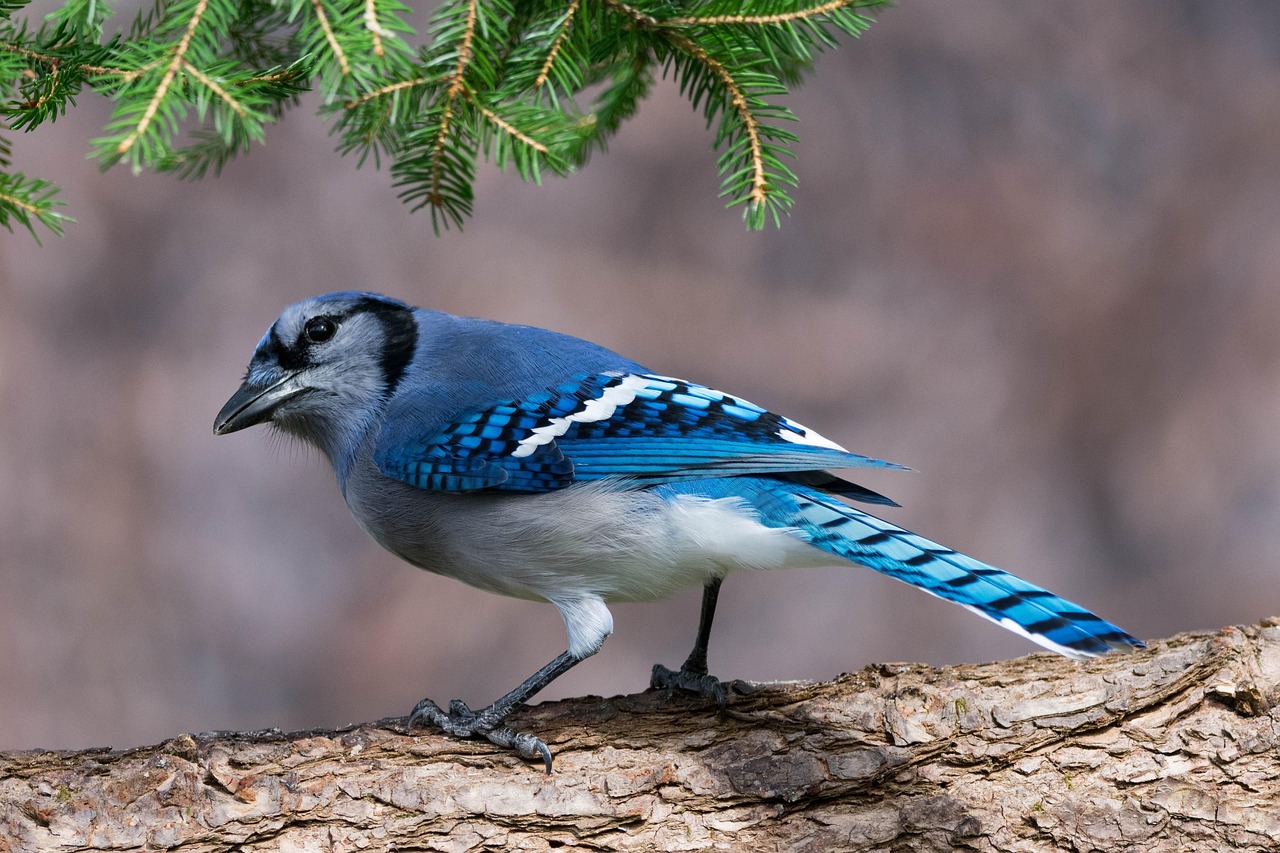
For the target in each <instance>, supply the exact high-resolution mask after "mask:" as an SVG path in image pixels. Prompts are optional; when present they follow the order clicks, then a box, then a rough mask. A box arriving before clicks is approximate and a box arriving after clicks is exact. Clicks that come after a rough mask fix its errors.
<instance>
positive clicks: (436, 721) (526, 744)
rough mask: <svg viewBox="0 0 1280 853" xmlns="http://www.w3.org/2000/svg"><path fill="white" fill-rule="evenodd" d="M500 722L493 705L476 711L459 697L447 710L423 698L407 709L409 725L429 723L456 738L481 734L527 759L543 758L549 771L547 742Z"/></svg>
mask: <svg viewBox="0 0 1280 853" xmlns="http://www.w3.org/2000/svg"><path fill="white" fill-rule="evenodd" d="M501 723H502V716H501V715H498V714H495V713H493V705H490V706H489V707H488V708H483V709H481V710H480V711H478V712H477V711H472V710H471V708H470V707H468V706H467V703H466V702H463V701H462V700H461V699H454V700H453V701H452V702H450V703H449V710H448V711H445V710H444V709H442V708H441V707H440V706H439V705H437V704H436V703H435V702H432V701H431V700H430V699H423V700H422V701H421V702H419V703H418V704H417V705H415V706H414V707H413V710H412V711H411V712H410V713H409V726H410V727H413V726H415V725H432V726H435V727H436V728H438V729H440V730H441V731H443V732H444V733H445V734H448V735H452V736H453V737H457V738H470V737H477V736H479V737H483V738H485V739H486V740H488V741H489V742H490V743H492V744H494V745H495V746H500V747H502V748H503V749H509V750H511V751H512V752H514V753H515V754H516V755H518V756H520V757H521V758H523V759H525V760H526V761H532V760H535V759H539V758H540V759H542V763H543V766H544V767H546V770H547V773H548V774H550V773H551V760H552V759H551V750H550V749H548V748H547V745H546V744H545V743H543V742H542V740H541V739H539V738H538V737H536V736H534V735H531V734H529V733H528V732H518V731H516V730H515V729H513V728H511V727H510V726H504V725H501Z"/></svg>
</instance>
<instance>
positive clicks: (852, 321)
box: [0, 0, 1280, 749]
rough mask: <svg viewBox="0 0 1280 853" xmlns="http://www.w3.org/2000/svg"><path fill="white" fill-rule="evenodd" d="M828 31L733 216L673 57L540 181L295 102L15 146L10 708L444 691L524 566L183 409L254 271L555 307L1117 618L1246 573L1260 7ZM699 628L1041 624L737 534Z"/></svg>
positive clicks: (1268, 361) (1277, 582) (835, 656)
mask: <svg viewBox="0 0 1280 853" xmlns="http://www.w3.org/2000/svg"><path fill="white" fill-rule="evenodd" d="M880 17H881V20H880V23H878V24H877V25H876V26H874V27H873V28H872V29H871V31H870V32H869V33H868V34H867V35H866V36H865V37H863V39H862V40H861V41H860V42H858V43H856V44H849V45H846V46H845V47H843V48H842V49H841V50H839V51H837V52H835V53H834V54H829V55H827V56H825V57H823V58H822V59H821V60H820V62H819V64H818V68H817V74H816V76H815V77H814V78H813V79H812V80H811V81H810V82H809V83H808V84H807V85H806V86H805V87H804V88H803V89H802V90H801V92H800V93H799V95H798V96H796V97H795V98H793V99H792V100H791V104H792V106H793V107H794V109H795V110H796V112H797V113H798V114H799V116H800V117H801V120H802V123H801V126H800V127H799V132H800V134H801V137H802V144H801V146H800V150H799V153H800V159H799V162H798V168H797V171H798V172H799V174H800V177H801V181H802V184H801V187H800V189H799V191H798V192H797V193H796V198H797V202H798V203H797V207H796V210H795V213H794V215H793V216H792V217H791V218H790V220H788V221H787V222H786V223H785V226H784V228H783V229H782V231H781V232H776V233H773V232H771V233H765V234H754V235H753V234H746V233H744V231H743V229H742V227H741V224H740V222H739V219H738V216H737V215H736V213H733V212H726V211H724V210H722V209H721V205H720V202H719V201H718V200H717V198H716V191H717V185H718V180H717V177H716V174H715V166H714V163H715V156H714V154H713V153H712V152H711V151H710V148H709V145H710V136H709V135H708V134H707V133H706V132H705V131H704V129H703V127H702V121H701V118H700V117H699V116H698V115H697V114H696V113H694V112H693V111H692V110H691V109H690V108H689V107H688V106H687V104H685V103H684V102H682V101H681V100H680V99H679V97H678V96H677V95H676V94H675V92H674V88H673V87H672V85H670V84H669V83H668V84H665V85H663V86H662V87H661V88H660V90H659V91H658V92H657V94H656V96H655V97H653V98H652V99H651V100H650V101H649V102H647V103H646V104H645V105H644V107H643V109H642V111H641V113H640V115H639V116H638V117H637V118H636V119H635V120H633V121H632V122H631V123H629V124H628V125H627V126H626V127H625V129H624V130H623V132H622V134H621V136H620V137H619V138H618V139H617V141H616V143H615V144H614V145H613V146H612V148H611V150H610V152H609V153H608V155H607V156H600V157H598V158H596V160H595V161H593V162H592V163H591V164H590V165H589V166H588V167H587V168H586V169H585V170H584V171H583V172H582V173H581V174H580V175H578V176H576V177H573V178H572V179H569V180H564V181H561V180H551V181H550V182H549V183H548V185H547V186H545V187H543V188H540V189H539V188H535V187H527V186H524V185H522V184H521V183H520V182H519V180H518V179H517V178H515V177H514V176H510V175H502V174H500V173H498V172H497V171H495V170H493V169H491V168H487V169H485V170H484V171H483V172H482V177H481V180H480V184H479V186H478V189H477V204H476V209H477V216H476V217H475V219H474V220H473V221H471V222H470V223H468V225H467V230H466V232H465V233H462V234H458V233H451V234H448V235H446V236H444V237H442V238H440V239H436V238H434V237H432V236H431V231H430V222H429V219H428V218H427V217H426V216H424V215H421V214H419V215H413V216H410V215H409V214H408V211H407V209H406V208H405V207H403V206H402V205H400V204H399V203H398V202H397V201H396V199H395V195H394V192H393V191H392V189H391V188H390V179H389V177H388V176H387V174H386V173H385V172H382V173H380V172H376V171H374V170H372V169H366V170H363V171H357V170H356V168H355V165H354V163H353V162H352V161H350V160H344V159H342V158H340V157H339V156H338V155H337V154H335V153H334V152H333V150H332V141H331V140H330V139H329V138H328V137H327V136H326V133H325V128H324V127H323V126H322V124H321V123H320V122H319V120H318V119H317V118H315V116H314V110H313V107H314V104H315V102H314V100H311V101H309V102H308V103H307V104H306V105H305V106H304V108H303V109H300V110H298V111H296V112H295V113H294V114H292V115H290V116H289V117H288V118H287V120H286V121H285V122H284V124H283V126H281V127H278V128H276V129H274V130H273V131H272V132H271V134H270V137H269V143H268V145H267V146H266V147H265V148H258V149H255V150H254V151H253V152H252V154H251V155H250V156H248V157H246V158H243V159H242V160H239V161H237V162H235V163H233V164H232V165H231V167H230V168H229V169H228V170H227V171H226V173H225V174H224V175H223V177H222V178H221V179H218V180H206V181H205V182H203V183H196V184H184V183H179V182H177V181H175V180H173V179H170V178H164V177H156V176H151V175H141V176H138V177H134V176H131V175H130V174H129V173H128V172H127V171H124V170H119V169H117V170H115V171H112V172H109V173H107V174H105V175H103V174H100V173H99V172H98V171H97V170H96V167H94V166H93V165H92V164H90V163H88V162H86V161H85V153H86V152H87V150H88V147H89V146H88V141H89V139H90V138H92V137H93V136H95V135H96V134H97V133H98V132H99V130H100V128H101V125H102V122H103V120H104V119H105V118H106V116H107V115H108V114H109V105H108V104H106V103H104V102H103V101H102V100H101V99H95V98H94V97H91V96H86V97H84V98H83V99H82V102H81V106H80V107H79V108H78V109H76V110H75V111H74V113H73V114H71V115H69V116H67V117H66V118H65V119H63V120H60V121H59V122H58V123H57V124H56V125H55V126H53V127H51V128H47V129H42V130H41V131H40V132H39V133H38V134H37V135H35V136H33V137H31V138H19V139H18V140H17V145H16V160H17V163H18V166H19V168H23V169H25V170H27V171H28V173H31V174H36V175H43V176H48V177H53V178H56V179H57V180H58V181H59V182H60V183H61V184H62V185H63V187H64V189H65V197H66V198H67V200H68V201H69V202H70V205H71V207H70V212H71V213H72V214H73V215H74V216H76V218H77V219H78V220H79V223H78V224H76V225H74V226H72V227H71V228H70V229H69V233H68V234H67V236H66V237H63V238H48V239H47V240H46V245H45V247H44V248H43V249H40V248H37V247H36V246H34V245H33V244H32V242H31V240H30V239H28V238H27V237H25V236H20V235H15V236H10V235H3V236H0V748H6V749H8V748H31V747H82V746H90V745H107V744H114V745H116V746H129V745H136V744H140V743H143V742H150V741H156V740H159V739H161V738H164V737H167V736H171V735H174V734H176V733H179V732H183V731H202V730H208V729H240V728H258V727H266V726H281V727H285V728H297V727H308V726H332V725H337V724H343V723H347V722H354V721H360V720H368V719H374V718H378V717H381V716H387V715H398V714H403V713H406V712H407V711H408V710H409V708H410V707H411V706H412V705H413V703H414V702H416V701H417V700H418V699H419V698H421V697H422V696H423V695H430V696H432V697H434V698H435V699H436V700H438V701H445V700H448V699H450V698H452V697H455V696H459V697H464V698H466V699H467V700H469V701H470V702H471V703H472V704H473V705H479V704H482V703H484V702H487V701H489V700H491V699H493V698H495V697H496V696H497V695H498V694H499V693H501V692H503V691H505V690H506V689H508V688H510V687H512V686H514V684H515V683H516V682H517V681H519V680H520V679H522V678H524V677H525V676H526V675H528V674H529V673H530V672H531V671H532V670H533V669H534V668H535V667H536V666H538V665H540V664H542V663H543V662H545V661H546V660H547V659H549V658H550V657H552V656H553V655H555V654H556V653H557V652H559V651H560V650H561V648H562V647H563V641H564V638H563V627H562V625H561V623H560V620H559V618H558V617H557V616H556V613H555V611H554V610H553V609H552V608H550V607H548V606H546V605H538V604H531V603H525V602H516V601H507V600H504V599H499V598H497V597H494V596H491V595H488V594H486V593H482V592H478V591H475V590H471V589H469V588H467V587H464V586H462V585H460V584H458V583H456V582H454V581H450V580H446V579H442V578H436V577H433V576H429V575H426V574H423V573H420V572H418V571H416V570H412V569H410V568H408V567H407V566H405V565H404V564H401V563H399V562H397V560H395V559H394V558H393V557H391V556H389V555H387V554H385V553H383V552H382V551H381V550H380V549H379V548H378V547H377V546H375V545H374V544H373V542H372V541H371V540H369V539H367V538H366V537H365V536H364V534H363V533H361V532H360V531H359V529H358V528H357V527H356V525H355V523H354V522H353V521H352V520H351V518H350V516H349V515H348V512H347V510H346V508H345V506H344V505H343V504H342V501H341V499H340V497H339V495H338V492H337V488H336V486H335V484H334V482H333V476H332V474H331V472H330V471H329V470H328V467H327V465H325V464H323V463H322V460H320V459H319V458H318V457H317V456H315V455H314V454H312V453H308V452H305V451H303V450H301V449H299V448H295V447H292V446H289V445H287V444H282V443H280V442H278V441H272V440H270V439H269V437H268V434H267V432H266V431H265V430H251V431H248V432H245V433H241V434H237V435H234V436H231V437H228V438H218V439H215V438H214V436H213V434H212V431H211V430H212V424H213V416H214V414H215V412H217V410H218V408H219V406H221V404H222V403H223V401H224V400H225V399H226V397H227V396H228V395H229V394H230V393H231V392H232V391H233V390H234V389H235V387H236V385H237V383H238V380H239V378H240V376H241V373H242V371H243V368H244V366H245V364H246V362H247V360H248V358H249V355H250V352H251V351H252V349H253V346H254V344H255V343H256V342H257V340H258V338H259V336H260V335H261V334H262V332H263V331H264V330H265V329H266V327H267V325H268V324H269V323H270V322H271V321H272V320H273V319H274V318H275V316H276V315H277V313H279V311H280V309H281V308H282V307H283V306H284V305H285V304H287V303H289V302H292V301H294V300H296V299H299V298H302V297H304V296H308V295H311V294H314V293H318V292H322V291H327V290H334V289H341V288H352V287H354V288H367V289H374V290H379V291H383V292H386V293H389V294H393V295H395V296H398V297H401V298H403V299H406V300H408V301H410V302H413V303H416V304H421V305H427V306H431V307H435V308H441V309H445V310H448V311H453V312H457V313H467V314H478V315H484V316H489V317H495V318H499V319H503V320H511V321H520V322H526V323H533V324H538V325H545V326H550V327H552V328H555V329H559V330H562V331H565V332H570V333H573V334H578V335H582V336H586V337H589V338H592V339H594V340H597V341H600V342H602V343H604V344H606V345H609V346H611V347H613V348H615V349H619V350H621V351H623V352H625V353H627V354H629V355H631V356H633V357H634V358H636V359H638V360H640V361H642V362H644V363H647V364H648V365H650V366H651V367H652V368H653V369H655V370H658V371H661V372H664V373H669V374H676V375H680V376H684V377H687V378H689V379H693V380H697V381H700V382H704V383H707V384H711V385H713V386H716V387H720V388H723V389H725V390H728V391H730V392H732V393H736V394H739V395H742V396H745V397H747V398H748V399H750V400H753V401H755V402H758V403H760V404H763V405H767V406H769V407H771V408H774V409H777V410H780V411H782V412H784V413H786V414H789V415H791V416H793V417H795V418H796V419H798V420H800V421H801V422H803V423H806V424H809V425H811V426H813V427H815V428H817V429H819V430H820V431H821V432H823V433H824V434H826V435H828V436H830V437H831V438H833V439H836V440H838V441H840V442H842V443H844V444H846V445H847V446H849V447H851V448H853V449H855V450H857V451H860V452H863V453H867V454H871V455H875V456H880V457H882V458H887V459H892V460H895V461H898V462H901V463H904V464H907V465H910V466H912V467H914V468H916V469H918V470H917V473H912V474H901V473H892V472H878V473H874V474H869V475H867V476H865V477H863V478H861V479H862V481H864V482H866V483H867V485H869V486H871V487H873V488H876V489H881V490H884V491H886V492H887V493H888V494H890V495H891V496H893V497H895V498H897V499H898V500H899V501H901V502H902V503H903V504H904V508H903V509H900V510H888V511H887V513H886V514H887V516H888V517H889V518H891V519H893V520H894V521H897V522H899V523H902V524H904V525H906V526H908V527H910V528H912V529H915V530H917V531H919V532H921V533H923V534H925V535H927V536H930V537H932V538H935V539H938V540H940V541H942V542H945V543H947V544H949V545H952V546H954V547H957V548H960V549H963V550H966V551H968V552H969V553H972V554H974V555H975V556H978V557H980V558H982V559H986V560H989V561H991V562H993V563H995V564H997V565H1000V566H1002V567H1006V568H1009V569H1012V570H1014V571H1017V572H1018V573H1019V574H1022V575H1024V576H1025V577H1027V578H1030V579H1033V580H1035V581H1038V582H1041V583H1044V584H1047V585H1049V586H1050V587H1052V588H1054V589H1055V590H1056V591H1059V592H1061V593H1063V594H1064V595H1067V596H1069V597H1071V598H1074V599H1076V600H1078V601H1080V602H1081V603H1083V604H1086V605H1088V606H1090V607H1092V608H1094V609H1096V610H1098V611H1099V612H1101V613H1102V614H1104V615H1105V616H1107V617H1109V618H1111V619H1113V620H1115V621H1116V622H1118V623H1119V624H1120V625H1122V626H1123V627H1125V628H1127V629H1129V630H1131V631H1133V632H1134V633H1136V634H1139V635H1141V636H1144V637H1160V636H1164V635H1168V634H1171V633H1174V632H1177V631H1182V630H1188V629H1195V628H1213V627H1217V626H1221V625H1224V624H1228V623H1241V622H1249V621H1253V620H1257V619H1259V618H1262V617H1265V616H1268V615H1273V614H1277V613H1280V577H1278V575H1280V429H1277V424H1278V423H1280V287H1278V286H1277V285H1280V281H1278V280H1277V279H1278V278H1280V273H1278V272H1277V270H1278V269H1280V4H1276V3H1275V2H1274V0H1254V2H1247V0H1237V2H1232V3H1210V2H1181V3H1174V2H1157V0H1150V2H1131V3H1126V4H1122V5H1117V4H1111V3H1105V2H1102V0H1087V1H1086V2H1083V3H1072V4H1061V3H1058V4H1044V3H1018V2H1012V0H1004V2H999V1H998V0H969V2H966V3H964V4H960V5H957V4H954V3H949V2H946V0H904V2H903V3H902V6H901V7H900V8H896V9H891V10H888V11H885V12H883V13H882V14H881V16H880ZM697 607H698V595H697V593H696V592H693V591H691V592H689V593H687V594H685V595H684V596H682V597H679V598H677V599H674V600H672V601H669V602H665V603H662V604H652V605H630V606H620V607H617V608H615V611H614V613H615V618H616V623H617V632H616V634H615V635H614V637H613V638H612V639H611V640H610V641H609V642H607V643H606V644H605V646H604V650H603V651H602V653H601V654H600V655H598V656H597V657H596V658H593V659H592V660H590V661H589V662H587V663H586V664H584V665H583V666H581V667H580V668H579V669H578V670H576V671H574V672H573V673H571V674H570V675H569V676H567V677H565V678H564V679H562V680H561V681H560V682H558V683H557V684H555V685H553V686H552V688H551V689H549V690H548V691H547V693H546V696H547V697H556V696H564V695H580V694H584V693H600V694H606V695H607V694H611V693H616V692H632V691H637V690H640V689H642V688H643V687H644V686H645V685H646V684H647V679H648V670H649V667H650V665H651V664H652V663H653V662H654V661H663V662H665V663H667V664H670V665H675V664H678V663H679V662H680V661H681V660H683V656H684V655H685V653H687V651H688V648H689V645H690V644H691V642H692V637H693V633H694V626H695V622H696V618H697ZM716 628H717V630H716V632H715V634H714V636H713V637H712V648H711V657H712V667H713V670H714V671H715V672H717V673H718V674H720V675H721V676H723V677H741V678H748V679H791V678H824V677H830V676H834V675H836V674H837V673H840V672H842V671H847V670H852V669H856V668H858V667H861V666H863V665H864V664H866V663H868V662H871V661H878V660H924V661H929V662H933V663H939V664H941V663H951V662H960V661H974V660H985V659H994V658H999V657H1005V656H1014V655H1019V654H1022V653H1024V652H1030V651H1033V650H1034V647H1033V646H1031V645H1030V644H1029V643H1027V642H1026V641H1024V640H1022V639H1020V638H1018V637H1015V636H1013V635H1011V634H1008V633H1006V632H1004V631H1001V630H1000V629H998V628H996V627H995V626H992V625H990V624H988V623H986V622H984V621H982V620H980V619H977V618H975V617H973V616H972V615H971V614H969V613H966V612H964V611H963V610H961V609H960V608H957V607H954V606H950V605H946V604H944V603H942V602H939V601H936V600H934V599H932V598H930V597H928V596H926V595H923V594H921V593H919V592H917V591H914V590H911V589H910V588H908V587H906V586H904V585H901V584H895V583H892V582H890V581H888V580H886V579H884V578H882V577H880V576H878V575H876V574H874V573H872V572H870V571H866V570H859V569H854V568H850V567H840V568H831V569H823V570H797V571H794V572H790V573H772V574H761V575H750V576H745V575H744V576H735V577H733V578H731V579H730V581H729V582H728V583H727V584H726V586H725V590H724V593H723V595H722V597H721V609H720V614H719V617H718V619H717V626H716Z"/></svg>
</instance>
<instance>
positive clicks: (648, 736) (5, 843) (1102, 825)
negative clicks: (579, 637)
mask: <svg viewBox="0 0 1280 853" xmlns="http://www.w3.org/2000/svg"><path fill="white" fill-rule="evenodd" d="M1278 700H1280V621H1271V622H1266V623H1263V624H1261V625H1257V626H1253V627H1249V628H1228V629H1226V630H1224V631H1221V632H1219V633H1217V634H1212V635H1208V634H1185V635H1181V636H1178V637H1175V638H1173V639H1171V640H1168V641H1165V642H1160V643H1156V644H1154V646H1153V648H1151V649H1150V650H1148V651H1145V652H1141V653H1137V654H1132V655H1116V656H1111V657H1108V658H1105V659H1101V660H1096V661H1090V662H1088V663H1085V664H1073V663H1071V662H1069V661H1066V660H1062V659H1060V658H1055V657H1051V656H1048V655H1035V656H1031V657H1026V658H1021V659H1018V660H1014V661H1007V662H1003V663H994V664H983V665H978V666H959V667H948V668H944V669H933V668H930V667H926V666H920V665H915V664H885V665H880V666H873V667H869V668H867V669H865V670H863V671H861V672H857V673H854V674H851V675H845V676H842V677H840V678H838V679H836V680H835V681H832V682H829V683H825V684H777V685H766V686H763V687H761V688H759V689H758V690H757V691H756V692H755V693H753V694H751V695H749V696H739V697H735V698H734V699H732V700H731V702H730V707H729V712H728V713H727V714H726V716H725V717H724V718H723V719H720V718H718V717H717V715H716V712H715V709H714V707H712V706H710V705H708V704H707V703H705V702H702V701H700V700H694V699H690V698H686V697H684V696H676V695H672V694H669V693H666V692H661V691H659V692H649V693H642V694H638V695H635V696H622V697H616V698H613V699H595V698H588V699H578V700H571V701H565V702H556V703H551V704H545V705H539V706H536V707H533V708H529V709H522V710H521V711H520V712H519V713H518V714H517V715H516V722H517V725H518V726H520V727H522V728H525V729H527V730H532V731H534V732H537V733H538V734H539V735H541V736H542V737H543V738H544V739H545V740H546V741H547V743H548V744H549V745H550V746H551V748H552V749H553V750H554V751H555V752H556V755H557V757H556V772H555V774H554V775H552V776H546V775H544V774H543V773H542V770H541V768H540V767H539V766H535V765H533V764H525V763H523V762H521V761H519V760H518V759H516V758H514V757H513V756H511V755H508V754H505V753H503V752H501V751H499V750H497V749H496V748H494V747H491V746H489V745H488V744H487V743H484V742H454V741H451V740H448V739H446V738H444V737H440V736H437V735H434V734H431V733H421V732H415V733H414V734H412V735H409V734H406V733H405V731H404V729H403V721H402V720H383V721H380V722H378V723H373V724H368V725H363V726H360V727H358V728H354V729H350V730H347V731H342V732H330V731H311V732H297V733H292V734H280V733H278V732H255V733H249V734H241V733H214V734H202V735H194V736H193V735H181V736H179V737H176V738H174V739H173V740H170V741H167V742H165V743H163V744H160V745H159V746H154V747H144V748H139V749H130V750H123V751H109V750H101V751H85V752H30V753H11V754H6V755H0V851H3V853H8V851H27V850H144V849H145V850H158V849H168V850H180V851H184V853H187V851H224V850H247V851H259V850H262V851H265V850H273V851H274V850H282V851H289V850H326V851H327V850H337V851H346V850H388V849H394V850H439V851H454V853H463V851H471V850H492V849H513V850H547V849H550V848H559V849H589V850H593V851H599V850H702V849H715V848H718V849H728V850H752V851H757V850H806V851H808V850H893V851H915V850H952V849H957V848H960V849H974V850H1000V851H1005V850H1010V851H1022V850H1074V851H1091V850H1100V851H1125V850H1142V851H1149V850H1160V851H1163V850H1174V851H1180V850H1186V851H1192V850H1194V851H1203V850H1218V849H1227V848H1232V849H1246V850H1277V849H1280V758H1278V756H1277V750H1276V746H1277V742H1278V741H1280V708H1277V701H1278Z"/></svg>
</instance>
